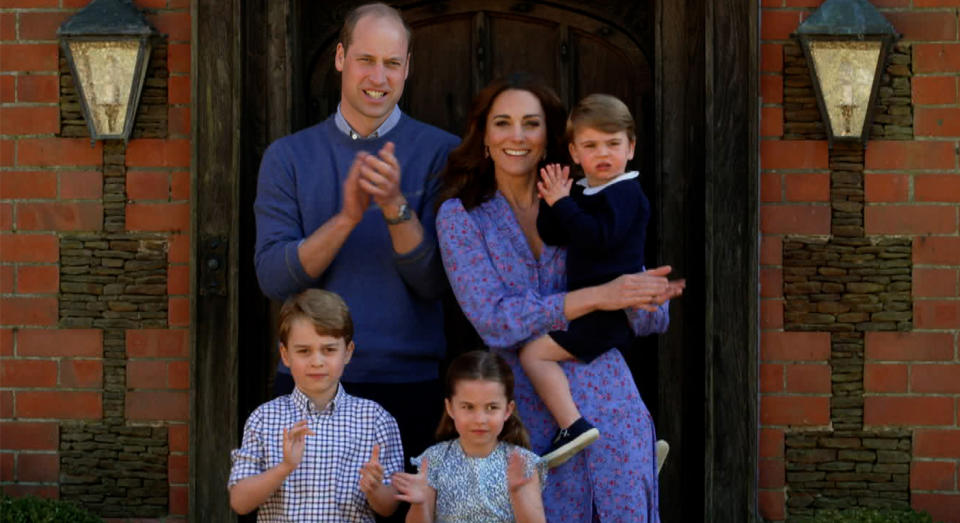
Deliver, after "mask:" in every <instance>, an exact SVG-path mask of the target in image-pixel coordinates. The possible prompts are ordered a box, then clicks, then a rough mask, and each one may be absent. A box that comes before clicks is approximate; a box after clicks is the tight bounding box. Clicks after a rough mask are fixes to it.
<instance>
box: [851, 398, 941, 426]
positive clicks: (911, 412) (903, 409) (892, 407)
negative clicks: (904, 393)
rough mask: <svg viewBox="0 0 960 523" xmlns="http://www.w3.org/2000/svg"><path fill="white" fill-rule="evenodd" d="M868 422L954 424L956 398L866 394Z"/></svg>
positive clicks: (865, 403) (865, 402) (864, 409)
mask: <svg viewBox="0 0 960 523" xmlns="http://www.w3.org/2000/svg"><path fill="white" fill-rule="evenodd" d="M863 423H864V424H865V425H921V426H922V425H953V398H946V397H929V396H926V397H913V396H910V397H898V396H867V397H864V398H863Z"/></svg>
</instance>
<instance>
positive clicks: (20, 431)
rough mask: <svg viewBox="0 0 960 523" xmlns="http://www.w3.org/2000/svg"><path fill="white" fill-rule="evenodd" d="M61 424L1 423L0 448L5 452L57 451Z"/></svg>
mask: <svg viewBox="0 0 960 523" xmlns="http://www.w3.org/2000/svg"><path fill="white" fill-rule="evenodd" d="M59 446H60V425H59V423H56V422H53V423H44V422H24V421H0V448H2V449H4V450H57V448H58V447H59Z"/></svg>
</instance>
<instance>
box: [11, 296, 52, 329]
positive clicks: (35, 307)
mask: <svg viewBox="0 0 960 523" xmlns="http://www.w3.org/2000/svg"><path fill="white" fill-rule="evenodd" d="M58 319H59V310H58V308H57V299H56V298H21V297H12V298H0V323H2V324H3V325H55V324H56V323H57V320H58Z"/></svg>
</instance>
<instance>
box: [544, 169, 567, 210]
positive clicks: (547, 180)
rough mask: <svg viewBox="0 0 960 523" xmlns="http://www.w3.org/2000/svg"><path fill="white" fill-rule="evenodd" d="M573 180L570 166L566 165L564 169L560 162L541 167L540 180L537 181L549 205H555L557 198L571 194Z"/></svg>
mask: <svg viewBox="0 0 960 523" xmlns="http://www.w3.org/2000/svg"><path fill="white" fill-rule="evenodd" d="M572 185H573V180H571V179H570V167H569V166H565V167H563V168H562V169H561V168H560V164H558V163H551V164H549V165H547V166H545V167H543V168H542V169H540V181H539V182H537V190H538V191H539V192H540V197H541V198H543V199H544V200H545V201H546V202H547V205H549V206H551V207H553V204H554V203H556V201H557V200H559V199H560V198H563V197H565V196H570V187H571V186H572Z"/></svg>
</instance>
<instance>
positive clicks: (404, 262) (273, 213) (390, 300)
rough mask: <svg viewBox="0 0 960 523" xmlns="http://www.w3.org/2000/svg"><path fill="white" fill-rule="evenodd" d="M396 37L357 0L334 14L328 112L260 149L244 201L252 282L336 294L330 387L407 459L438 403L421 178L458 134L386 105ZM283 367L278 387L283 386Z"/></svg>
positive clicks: (433, 281)
mask: <svg viewBox="0 0 960 523" xmlns="http://www.w3.org/2000/svg"><path fill="white" fill-rule="evenodd" d="M409 43H410V30H409V28H408V27H407V26H406V24H405V23H404V22H403V20H402V18H401V17H400V14H399V12H397V11H396V10H394V9H393V8H391V7H388V6H386V5H384V4H368V5H364V6H361V7H358V8H357V9H354V10H353V11H351V12H350V13H349V14H348V15H347V17H346V19H345V21H344V26H343V29H342V30H341V33H340V42H339V43H338V44H337V51H336V53H337V54H336V57H335V64H336V68H337V70H338V71H340V73H341V85H340V87H341V96H340V105H339V107H338V109H337V112H336V114H334V115H332V116H331V117H329V118H328V119H327V120H325V121H323V122H321V123H319V124H317V125H314V126H313V127H309V128H307V129H304V130H302V131H299V132H297V133H294V134H292V135H290V136H286V137H284V138H281V139H279V140H277V141H276V142H274V143H273V144H271V145H270V147H269V148H267V150H266V152H265V153H264V156H263V160H262V163H261V166H260V175H259V180H258V184H257V198H256V202H255V204H254V211H255V213H256V223H257V243H256V254H255V263H256V269H257V278H258V280H259V282H260V288H261V289H262V290H263V292H264V293H265V294H266V295H267V296H269V297H270V298H272V299H275V300H284V299H286V298H287V297H288V296H290V295H292V294H295V293H297V292H300V291H302V290H304V289H306V288H308V287H319V288H323V289H326V290H329V291H333V292H336V293H337V294H339V295H340V296H341V297H343V299H344V300H345V301H346V302H347V305H348V306H349V307H350V311H351V312H352V313H353V317H354V322H355V328H356V329H355V330H356V337H355V341H356V347H357V348H356V352H355V353H354V355H353V360H352V362H351V364H350V366H349V367H348V368H347V370H346V372H345V373H344V374H343V385H344V387H345V388H346V390H347V391H348V392H349V393H351V394H354V395H356V396H361V397H365V398H369V399H372V400H374V401H376V402H377V403H380V404H381V405H382V406H383V407H384V408H386V409H387V411H389V412H390V413H391V414H392V415H393V416H394V417H395V418H396V420H397V422H398V425H399V427H400V432H401V435H402V439H403V445H404V447H405V449H404V450H405V452H406V455H407V456H415V455H417V454H419V453H420V452H422V451H423V450H424V449H425V448H426V447H427V446H428V445H429V444H430V443H432V439H433V438H432V432H433V428H434V427H436V422H437V419H438V415H439V413H440V412H441V409H442V396H443V395H442V390H441V386H440V382H439V376H438V372H439V370H438V369H439V363H440V361H441V359H442V358H443V356H444V351H445V340H444V335H443V319H442V310H441V303H440V300H439V298H440V297H441V296H442V294H443V293H444V292H445V289H446V287H447V283H446V276H445V275H444V272H443V267H442V266H441V264H440V255H439V253H438V251H437V244H436V233H435V225H434V217H435V206H436V200H435V199H436V196H437V189H438V184H437V180H436V178H435V177H434V174H436V173H437V172H439V171H440V170H441V169H442V168H443V166H444V165H445V163H446V160H447V153H448V152H449V151H450V150H451V149H453V148H454V147H455V146H456V144H457V142H458V139H457V138H456V137H455V136H453V135H451V134H449V133H447V132H444V131H442V130H440V129H437V128H435V127H432V126H429V125H426V124H424V123H421V122H418V121H417V120H414V119H413V118H410V117H409V116H407V115H406V114H403V113H402V112H401V111H400V109H399V108H398V107H397V101H398V100H399V99H400V95H401V94H402V93H403V86H404V82H405V80H406V78H407V74H408V72H409V67H410V53H409ZM284 372H289V371H286V369H281V370H280V372H278V375H277V382H278V383H279V384H281V388H278V392H282V393H286V392H288V391H289V389H290V388H291V386H292V381H287V379H285V378H288V376H289V374H284ZM284 384H285V385H284ZM284 388H285V389H286V390H284ZM323 407H324V406H322V405H317V408H320V409H322V408H323Z"/></svg>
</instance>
